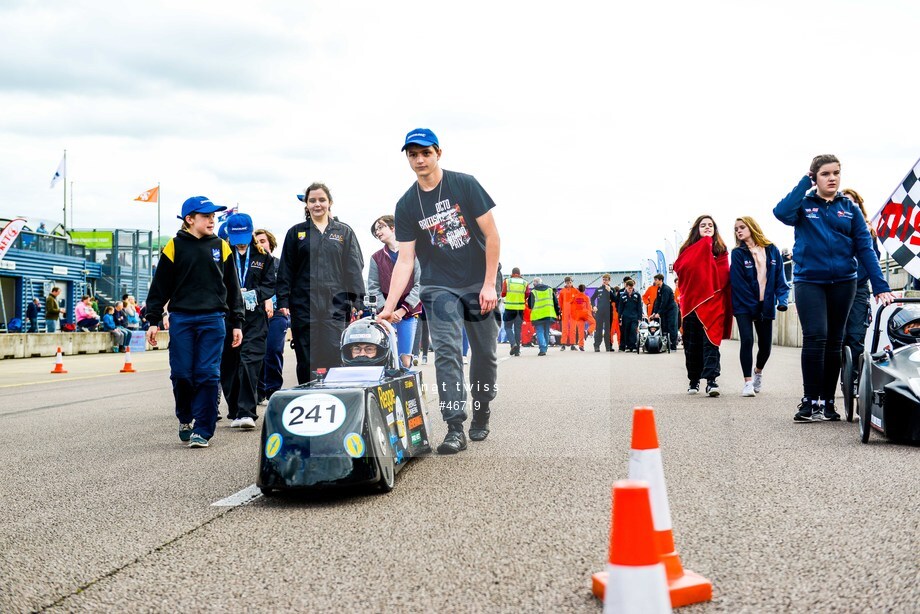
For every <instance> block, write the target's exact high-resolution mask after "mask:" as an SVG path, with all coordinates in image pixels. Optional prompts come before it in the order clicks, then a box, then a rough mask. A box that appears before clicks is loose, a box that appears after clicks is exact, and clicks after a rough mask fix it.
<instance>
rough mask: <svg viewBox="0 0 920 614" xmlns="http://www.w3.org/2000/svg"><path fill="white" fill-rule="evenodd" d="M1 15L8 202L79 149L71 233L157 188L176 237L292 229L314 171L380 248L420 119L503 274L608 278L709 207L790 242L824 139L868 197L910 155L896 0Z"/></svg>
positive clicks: (15, 10) (910, 27)
mask: <svg viewBox="0 0 920 614" xmlns="http://www.w3.org/2000/svg"><path fill="white" fill-rule="evenodd" d="M7 6H8V8H7V9H6V10H5V11H0V53H2V54H3V56H4V57H5V58H12V59H13V60H14V61H7V62H4V63H3V67H2V68H0V107H2V108H3V109H4V113H3V116H0V203H2V205H0V207H2V209H3V210H6V211H7V213H16V212H20V211H31V212H35V214H36V215H40V216H42V217H48V218H54V219H56V218H57V217H59V216H60V209H61V196H62V195H61V192H60V188H58V190H55V191H49V190H48V188H47V183H48V177H49V176H50V173H52V172H53V171H54V168H55V167H56V164H57V162H58V160H59V159H60V155H61V150H63V149H64V148H67V149H68V160H69V175H70V176H69V177H68V179H69V180H72V181H73V182H74V205H75V209H76V213H75V216H74V221H75V223H76V224H77V225H79V226H95V227H109V226H119V227H134V226H139V225H142V226H148V227H150V226H152V225H153V224H154V220H153V217H154V214H152V213H150V209H149V207H150V206H149V205H140V204H138V203H134V202H133V201H132V199H133V198H134V197H135V196H136V195H137V194H138V193H139V192H140V191H142V190H145V189H147V188H149V187H151V186H153V185H155V184H156V183H157V182H158V181H159V182H161V183H162V190H163V199H164V200H163V210H164V213H163V219H164V229H166V228H172V225H173V222H172V220H173V218H174V215H175V210H176V209H177V208H178V206H179V204H180V203H181V201H182V200H183V199H184V198H185V197H187V196H191V195H194V194H205V195H207V196H209V197H211V198H213V199H215V200H216V201H219V202H224V203H227V204H233V203H236V202H239V203H240V204H241V207H242V208H243V210H244V211H247V212H249V213H251V214H252V215H253V218H254V220H255V223H256V224H257V225H259V226H267V227H269V228H272V229H274V230H276V231H277V234H283V233H284V231H285V230H286V228H287V227H288V226H290V225H291V224H293V223H295V222H296V221H298V220H299V219H301V218H302V207H301V205H300V203H299V202H298V201H297V200H296V199H295V196H294V195H295V194H296V193H297V192H299V191H301V190H302V189H303V187H304V186H305V185H307V184H308V183H310V182H312V181H314V180H322V181H325V182H327V183H328V184H329V185H330V187H331V188H332V191H333V195H334V197H335V200H336V204H335V208H334V211H335V212H336V213H337V214H338V215H340V216H341V218H342V219H343V220H344V221H346V222H348V223H350V224H351V225H352V226H353V227H354V228H355V230H356V231H357V233H358V235H359V237H361V240H362V243H363V246H364V248H365V249H364V251H365V255H369V253H370V252H371V251H372V250H375V249H377V243H376V241H375V240H374V239H373V238H372V237H371V236H370V233H369V232H368V231H367V228H369V226H370V223H371V221H372V220H373V219H374V218H375V217H377V216H378V215H380V214H382V213H385V212H388V211H391V210H392V208H393V205H394V204H395V202H396V200H397V199H398V198H399V196H400V195H401V194H402V193H403V192H404V191H405V190H406V189H407V188H408V187H409V186H410V185H411V183H412V181H413V179H414V177H413V175H412V173H411V172H410V170H409V168H408V165H407V164H406V162H405V160H404V158H403V157H402V155H401V154H400V152H399V149H400V146H401V144H402V139H403V136H404V135H405V133H406V132H407V131H408V130H410V129H411V128H413V127H416V126H428V127H431V128H432V129H434V130H435V131H436V132H437V133H438V135H439V136H440V138H441V141H442V145H443V146H444V158H443V165H444V167H445V168H449V169H454V170H461V171H464V172H468V173H471V174H473V175H475V176H476V177H477V178H479V180H480V181H481V182H482V184H483V186H484V187H485V188H486V189H487V190H488V191H489V192H490V194H491V195H492V196H493V198H494V199H495V200H496V202H497V203H498V207H497V209H496V210H495V215H496V218H497V219H498V222H499V229H500V231H501V234H502V239H503V241H502V244H503V255H502V261H503V263H504V264H505V266H506V267H511V266H520V267H521V268H522V269H524V270H525V271H534V270H541V271H550V270H579V269H582V270H600V269H618V268H625V267H632V266H635V263H637V262H638V261H639V260H640V259H641V258H646V257H649V256H653V255H654V250H655V249H656V248H662V247H663V237H665V236H668V237H670V236H672V234H673V232H672V229H674V228H678V229H680V231H681V232H682V233H684V232H686V227H687V225H688V224H689V222H690V221H691V220H692V219H693V218H695V217H696V216H697V215H698V214H700V213H702V212H709V213H711V214H713V215H714V216H715V217H716V219H717V221H718V222H719V223H720V225H721V227H722V229H723V234H729V230H730V227H731V224H732V221H733V220H734V218H735V217H737V216H738V215H753V216H754V217H755V218H757V219H758V220H759V221H761V223H762V225H763V226H764V228H765V230H766V232H767V233H768V235H769V236H771V237H773V239H774V240H775V241H776V242H777V243H779V244H781V245H784V246H786V245H790V244H791V239H792V233H791V230H789V229H787V228H786V227H783V226H782V225H780V224H779V223H778V222H776V221H775V220H774V219H773V218H772V214H771V209H772V207H773V205H774V204H775V203H776V202H777V201H778V200H779V199H780V198H781V197H782V196H783V195H785V194H786V192H788V190H789V189H790V188H791V187H792V186H793V185H794V184H795V182H796V181H797V180H798V178H799V177H801V175H802V174H803V173H804V172H805V170H806V169H807V166H808V162H809V161H810V159H811V157H812V156H814V155H816V154H818V153H825V152H833V153H836V154H837V155H838V156H840V157H841V159H842V160H843V169H844V184H845V185H852V186H853V187H856V188H857V189H858V190H860V192H861V193H863V194H864V195H865V196H866V199H867V201H868V203H870V205H871V204H880V203H881V202H882V201H883V200H884V199H885V198H886V197H887V196H888V193H889V192H890V191H891V189H893V187H894V186H895V184H896V183H897V181H898V180H899V179H900V178H901V176H902V175H903V173H904V172H905V171H906V170H907V169H908V168H909V167H910V166H911V165H912V164H913V162H914V161H915V160H916V158H917V157H918V156H920V146H918V140H917V136H916V134H917V130H916V129H914V127H913V124H912V119H913V117H914V115H915V114H916V111H915V108H916V103H915V101H916V100H917V97H918V94H920V87H918V85H917V83H916V77H915V72H916V71H915V57H916V53H915V49H914V45H913V42H912V37H911V34H912V33H913V32H915V31H917V30H918V25H920V24H918V21H920V18H918V16H917V13H916V11H915V10H913V7H912V5H908V4H907V3H906V2H898V1H893V0H891V1H882V2H878V3H874V4H873V5H871V8H868V7H869V5H867V4H865V3H861V2H830V1H826V2H825V1H821V2H791V1H787V0H782V1H780V2H774V3H770V4H769V5H754V4H750V3H738V2H721V1H714V0H709V1H703V2H697V3H679V2H670V1H666V2H659V3H654V4H649V3H633V4H627V5H601V4H598V5H575V6H572V7H565V8H563V7H562V6H561V5H558V3H554V4H550V3H547V2H537V3H523V2H502V3H487V2H483V1H474V2H468V3H464V4H463V5H462V6H460V5H446V4H428V5H424V6H420V5H418V4H400V3H389V4H381V3H371V2H349V3H308V4H307V5H306V7H303V5H302V4H300V3H295V2H273V3H263V4H261V5H253V4H252V3H238V2H231V3H207V2H205V3H198V2H196V3H178V2H152V3H144V4H143V6H133V5H124V4H116V3H108V2H106V3H96V2H93V3H89V2H85V3H63V2H61V3H41V5H37V4H34V3H20V4H18V5H12V6H10V5H7Z"/></svg>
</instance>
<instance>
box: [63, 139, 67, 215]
mask: <svg viewBox="0 0 920 614" xmlns="http://www.w3.org/2000/svg"><path fill="white" fill-rule="evenodd" d="M64 232H67V150H66V149H65V150H64Z"/></svg>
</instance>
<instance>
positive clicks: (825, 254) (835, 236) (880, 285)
mask: <svg viewBox="0 0 920 614" xmlns="http://www.w3.org/2000/svg"><path fill="white" fill-rule="evenodd" d="M810 188H811V179H810V178H809V177H808V176H807V175H806V176H805V177H802V180H801V181H799V183H798V185H797V186H795V188H793V189H792V191H791V192H789V194H788V195H787V196H786V198H784V199H783V200H781V201H780V202H779V204H778V205H776V207H774V208H773V215H775V216H776V219H778V220H779V221H781V222H782V223H783V224H786V225H787V226H793V227H795V247H794V248H793V250H792V260H793V262H794V263H795V269H794V272H795V279H796V281H804V282H809V283H815V284H832V283H836V282H843V281H849V280H851V279H856V260H857V258H858V259H859V261H860V262H861V263H862V265H863V266H864V267H866V271H868V273H869V279H870V280H871V282H872V291H873V292H874V293H875V294H880V293H882V292H890V291H891V290H890V288H889V287H888V284H887V283H886V282H885V278H884V277H883V276H882V269H881V267H880V266H879V264H878V258H877V257H876V255H875V252H874V251H872V236H871V235H870V234H869V229H868V228H867V227H866V221H865V219H863V215H862V211H860V210H859V207H857V206H856V205H855V204H854V203H853V202H852V201H851V200H850V199H849V198H846V197H845V196H843V195H842V194H839V193H838V194H837V195H836V196H835V197H834V200H832V201H831V202H827V201H825V200H824V199H823V198H821V197H819V196H818V195H817V192H816V191H815V190H811V189H810Z"/></svg>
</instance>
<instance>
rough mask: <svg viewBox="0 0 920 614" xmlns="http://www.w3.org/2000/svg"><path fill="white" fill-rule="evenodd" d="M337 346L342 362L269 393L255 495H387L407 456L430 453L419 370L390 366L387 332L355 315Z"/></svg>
mask: <svg viewBox="0 0 920 614" xmlns="http://www.w3.org/2000/svg"><path fill="white" fill-rule="evenodd" d="M341 347H342V361H343V364H344V365H345V366H344V367H337V368H333V369H330V370H329V372H328V373H327V374H325V376H324V377H323V378H322V379H319V380H317V381H314V382H310V383H309V384H304V385H302V386H298V387H296V388H291V389H288V390H279V391H278V392H276V393H275V394H273V395H272V397H271V400H270V401H269V404H268V408H267V409H266V411H265V417H264V420H263V423H262V442H261V447H260V451H259V475H258V479H257V482H256V484H257V485H258V486H259V488H260V489H261V490H262V493H263V494H265V495H273V494H275V493H278V492H282V491H294V490H301V491H303V490H311V489H322V488H334V487H341V486H362V485H369V486H376V487H377V488H379V489H380V490H382V491H383V492H389V491H390V490H392V489H393V487H394V485H395V483H396V474H397V473H398V472H399V471H400V469H402V468H403V467H404V466H405V465H406V463H407V462H408V461H409V459H410V458H413V457H415V456H421V455H425V454H428V453H430V452H431V444H430V442H429V432H430V430H429V423H428V412H427V410H426V407H425V392H424V391H425V388H424V385H423V383H422V378H421V373H414V372H410V371H407V370H404V369H400V368H399V367H398V364H399V363H398V361H397V359H396V355H395V354H396V343H395V336H394V335H393V333H392V329H389V330H387V328H385V326H384V325H382V324H379V323H377V322H375V321H374V320H373V318H364V319H362V320H358V321H357V322H354V323H353V324H351V325H350V326H349V327H348V328H347V329H345V332H344V333H343V334H342V343H341Z"/></svg>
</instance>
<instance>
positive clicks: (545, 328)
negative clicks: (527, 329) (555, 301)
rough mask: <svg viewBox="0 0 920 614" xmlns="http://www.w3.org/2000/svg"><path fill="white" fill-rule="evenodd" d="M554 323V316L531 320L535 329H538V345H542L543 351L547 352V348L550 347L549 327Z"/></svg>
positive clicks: (541, 349)
mask: <svg viewBox="0 0 920 614" xmlns="http://www.w3.org/2000/svg"><path fill="white" fill-rule="evenodd" d="M552 323H553V320H552V318H544V319H542V320H536V321H534V322H531V324H533V327H534V329H535V330H536V331H537V345H538V346H540V351H541V352H546V349H547V348H548V347H549V327H550V325H552Z"/></svg>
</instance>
